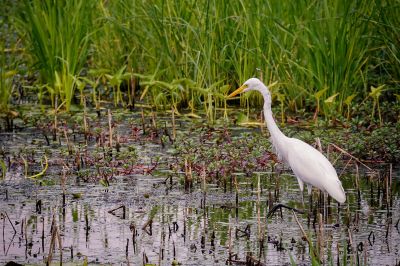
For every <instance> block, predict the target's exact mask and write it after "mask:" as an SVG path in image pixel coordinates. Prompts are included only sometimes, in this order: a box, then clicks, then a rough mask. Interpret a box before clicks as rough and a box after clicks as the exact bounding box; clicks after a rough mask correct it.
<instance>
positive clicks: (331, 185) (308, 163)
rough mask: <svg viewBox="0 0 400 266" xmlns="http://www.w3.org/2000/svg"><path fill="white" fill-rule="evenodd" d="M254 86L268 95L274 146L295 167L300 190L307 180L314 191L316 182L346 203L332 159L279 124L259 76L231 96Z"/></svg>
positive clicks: (268, 121)
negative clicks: (289, 136)
mask: <svg viewBox="0 0 400 266" xmlns="http://www.w3.org/2000/svg"><path fill="white" fill-rule="evenodd" d="M251 90H256V91H259V92H260V93H261V94H262V95H263V97H264V116H265V122H266V124H267V127H268V130H269V132H270V134H271V142H272V146H273V147H274V151H275V153H276V154H277V155H278V158H279V159H280V160H282V161H283V162H285V163H286V164H288V165H289V166H290V167H291V168H292V170H293V172H294V174H295V175H296V177H297V181H298V183H299V186H300V190H301V191H302V192H303V189H304V184H307V187H308V193H309V194H310V193H311V188H312V186H314V187H317V188H319V189H320V190H322V191H326V192H328V194H329V195H330V196H331V197H333V198H334V199H335V200H337V201H338V202H340V203H344V202H345V201H346V195H345V193H344V190H343V187H342V183H341V182H340V180H339V178H338V176H337V174H336V170H335V168H334V167H333V166H332V164H331V163H330V162H329V161H328V159H327V158H326V157H325V156H324V155H323V154H322V153H320V152H319V151H318V150H316V149H315V148H314V147H312V146H311V145H309V144H307V143H305V142H303V141H301V140H299V139H295V138H288V137H286V136H285V135H284V134H283V133H282V132H281V131H280V129H279V128H278V126H277V125H276V123H275V120H274V118H273V115H272V110H271V102H272V99H271V94H270V92H269V90H268V88H267V86H265V85H264V84H263V83H262V82H261V81H260V80H259V79H257V78H251V79H249V80H247V81H246V82H245V83H244V84H243V85H242V86H241V87H240V88H239V89H237V90H235V91H234V92H232V93H231V94H230V95H229V96H228V97H229V98H230V97H233V96H235V95H237V94H239V93H242V92H246V91H251Z"/></svg>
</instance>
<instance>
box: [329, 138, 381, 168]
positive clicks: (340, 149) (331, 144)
mask: <svg viewBox="0 0 400 266" xmlns="http://www.w3.org/2000/svg"><path fill="white" fill-rule="evenodd" d="M328 146H332V147H334V148H335V149H337V150H338V151H340V152H341V153H343V154H346V155H347V156H349V157H351V158H353V159H354V160H356V161H357V162H359V163H360V164H362V165H363V166H364V167H365V168H367V169H368V170H370V171H371V172H375V171H374V170H372V168H370V167H369V166H368V165H366V164H364V163H363V162H361V161H360V160H359V159H358V158H357V157H355V156H353V155H351V154H350V153H348V152H347V151H345V150H344V149H342V148H340V147H339V146H337V145H335V144H333V143H329V144H328Z"/></svg>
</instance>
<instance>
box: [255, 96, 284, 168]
mask: <svg viewBox="0 0 400 266" xmlns="http://www.w3.org/2000/svg"><path fill="white" fill-rule="evenodd" d="M265 91H266V90H265ZM265 91H264V90H262V92H261V93H262V95H263V97H264V117H265V123H266V124H267V128H268V131H269V133H270V134H271V141H272V145H273V146H274V148H275V151H276V153H278V156H279V157H280V158H281V159H284V160H285V159H286V156H287V155H286V154H284V153H283V151H284V150H286V149H285V141H286V139H287V137H286V136H285V135H284V134H283V133H282V131H281V130H280V129H279V128H278V126H277V125H276V122H275V120H274V117H273V115H272V109H271V96H270V95H269V94H268V93H267V92H265Z"/></svg>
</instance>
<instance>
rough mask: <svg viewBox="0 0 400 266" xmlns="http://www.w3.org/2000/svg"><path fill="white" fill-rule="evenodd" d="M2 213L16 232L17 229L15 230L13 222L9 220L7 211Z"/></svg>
mask: <svg viewBox="0 0 400 266" xmlns="http://www.w3.org/2000/svg"><path fill="white" fill-rule="evenodd" d="M4 215H5V216H6V217H7V220H8V221H9V222H10V224H11V226H12V228H13V230H14V233H17V230H15V227H14V225H13V223H12V222H11V220H10V217H8V214H7V212H4Z"/></svg>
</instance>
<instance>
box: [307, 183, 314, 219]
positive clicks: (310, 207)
mask: <svg viewBox="0 0 400 266" xmlns="http://www.w3.org/2000/svg"><path fill="white" fill-rule="evenodd" d="M307 190H308V204H309V209H310V211H309V213H310V214H311V213H312V210H313V200H312V186H311V185H307Z"/></svg>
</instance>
